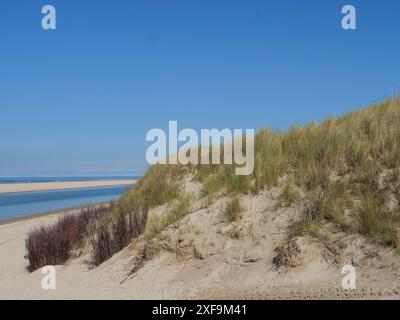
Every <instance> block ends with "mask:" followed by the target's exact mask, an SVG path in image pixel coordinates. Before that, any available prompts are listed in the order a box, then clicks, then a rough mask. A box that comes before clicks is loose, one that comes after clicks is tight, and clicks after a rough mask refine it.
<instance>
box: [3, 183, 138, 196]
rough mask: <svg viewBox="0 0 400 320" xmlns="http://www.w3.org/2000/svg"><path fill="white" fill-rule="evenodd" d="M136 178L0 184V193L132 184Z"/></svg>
mask: <svg viewBox="0 0 400 320" xmlns="http://www.w3.org/2000/svg"><path fill="white" fill-rule="evenodd" d="M136 182H137V180H96V181H94V180H91V181H65V182H31V183H5V184H0V195H6V194H12V193H26V192H35V191H55V190H69V189H87V188H99V187H113V186H125V185H133V184H134V183H136Z"/></svg>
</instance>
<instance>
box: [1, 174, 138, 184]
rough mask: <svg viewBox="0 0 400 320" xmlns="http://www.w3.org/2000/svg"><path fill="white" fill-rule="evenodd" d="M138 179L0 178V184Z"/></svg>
mask: <svg viewBox="0 0 400 320" xmlns="http://www.w3.org/2000/svg"><path fill="white" fill-rule="evenodd" d="M139 178H140V177H126V176H122V177H120V176H107V177H50V178H49V177H0V183H30V182H68V181H98V180H131V179H133V180H134V179H139Z"/></svg>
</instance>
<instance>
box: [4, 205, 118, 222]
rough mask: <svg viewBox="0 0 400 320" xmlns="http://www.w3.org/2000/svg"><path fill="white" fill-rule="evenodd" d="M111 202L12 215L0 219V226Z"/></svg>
mask: <svg viewBox="0 0 400 320" xmlns="http://www.w3.org/2000/svg"><path fill="white" fill-rule="evenodd" d="M110 204H111V202H100V203H97V204H93V205H90V206H88V205H82V206H77V207H69V208H64V209H59V210H53V211H49V212H42V213H35V214H32V215H29V216H22V217H14V218H7V219H5V220H0V226H4V225H8V224H13V223H17V222H23V221H28V220H33V219H36V218H43V217H47V216H52V215H61V214H68V213H72V212H73V211H78V210H79V211H80V210H83V209H86V208H88V207H89V208H93V207H99V206H109V205H110Z"/></svg>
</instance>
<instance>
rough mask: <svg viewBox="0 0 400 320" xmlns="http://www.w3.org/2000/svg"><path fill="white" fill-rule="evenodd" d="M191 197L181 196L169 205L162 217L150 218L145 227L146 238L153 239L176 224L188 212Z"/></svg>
mask: <svg viewBox="0 0 400 320" xmlns="http://www.w3.org/2000/svg"><path fill="white" fill-rule="evenodd" d="M191 201H192V197H191V196H190V195H188V194H181V195H180V196H179V198H178V199H175V200H173V201H172V202H171V204H170V209H169V211H168V212H167V213H165V214H163V215H154V216H152V217H151V218H150V219H149V221H148V223H147V226H146V237H147V238H153V237H154V236H156V235H159V234H160V233H161V232H162V231H163V230H165V228H167V227H168V226H170V225H172V224H174V223H176V222H178V221H179V220H181V219H182V218H183V217H185V216H186V215H187V214H188V213H189V212H190V204H191Z"/></svg>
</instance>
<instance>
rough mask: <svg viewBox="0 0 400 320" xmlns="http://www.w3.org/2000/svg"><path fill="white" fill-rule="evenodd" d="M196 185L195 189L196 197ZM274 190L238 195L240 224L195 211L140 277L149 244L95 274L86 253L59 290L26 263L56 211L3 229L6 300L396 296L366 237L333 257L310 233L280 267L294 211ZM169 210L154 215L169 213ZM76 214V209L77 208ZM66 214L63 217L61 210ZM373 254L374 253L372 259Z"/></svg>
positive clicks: (218, 205)
mask: <svg viewBox="0 0 400 320" xmlns="http://www.w3.org/2000/svg"><path fill="white" fill-rule="evenodd" d="M196 189H198V188H195V187H193V188H190V190H191V191H192V192H193V193H194V194H195V193H197V192H196ZM276 193H277V192H276V190H272V191H265V192H263V193H261V194H259V195H246V196H242V204H243V206H244V208H245V209H244V212H243V215H242V217H241V218H240V220H238V221H236V222H235V223H234V224H228V223H224V222H221V210H222V209H223V207H224V203H225V202H226V201H227V198H224V197H222V198H221V199H219V200H218V201H216V202H215V203H214V204H213V205H211V206H210V207H209V208H202V207H201V203H200V202H196V203H195V204H194V208H193V212H192V213H191V214H190V215H188V216H186V217H185V218H183V219H182V220H181V221H180V223H179V224H178V225H176V226H173V227H170V228H167V229H166V230H164V231H163V232H162V233H161V234H160V236H159V237H156V238H155V239H154V242H153V246H155V248H158V250H156V251H155V252H156V253H155V254H154V255H153V256H152V257H151V258H150V259H149V260H148V261H145V263H144V265H143V266H142V267H141V268H140V269H138V270H137V271H136V272H135V273H134V274H132V273H131V271H132V269H133V268H134V266H135V257H137V256H140V255H139V254H138V252H139V251H140V248H141V247H143V245H145V246H146V245H147V244H146V240H145V238H141V239H137V240H135V241H134V242H133V243H132V245H130V246H128V247H126V248H125V249H124V250H123V251H121V252H119V253H118V254H116V255H115V256H113V257H112V258H111V259H110V260H108V261H106V262H105V263H103V264H102V265H100V266H99V267H97V268H94V269H88V267H87V265H86V263H85V261H86V259H88V258H89V256H88V252H87V251H84V252H82V255H79V256H77V258H75V259H71V260H70V261H68V262H67V263H66V264H65V265H63V266H57V267H56V270H57V288H56V290H44V289H42V287H41V281H42V279H43V274H42V273H41V271H40V270H37V271H35V272H33V273H29V272H28V271H27V269H26V267H27V265H28V261H27V260H25V259H24V252H25V245H24V242H25V239H26V238H27V235H28V233H29V231H30V230H31V229H32V228H34V227H38V226H43V225H48V224H51V223H54V222H56V221H57V219H58V217H59V216H60V214H51V215H47V216H43V217H38V218H34V219H30V220H25V221H19V222H15V223H9V224H5V225H0V257H1V259H0V261H1V262H0V283H1V286H0V299H205V298H207V299H209V298H212V299H366V298H367V299H370V298H374V299H382V298H390V299H398V298H399V290H400V283H399V280H398V279H399V273H398V270H399V269H398V266H399V263H400V260H399V258H398V256H397V255H396V254H394V253H392V252H389V251H388V250H386V249H384V248H381V247H379V246H377V245H374V244H370V243H368V242H367V241H365V240H363V239H362V238H361V237H359V236H356V235H353V236H350V237H344V238H343V239H342V240H343V241H345V242H346V244H347V247H346V249H344V251H343V252H342V253H341V254H340V255H333V254H332V253H331V252H330V251H329V250H328V249H326V247H324V245H323V244H321V243H319V242H318V241H315V240H313V239H311V238H309V237H305V238H302V239H301V241H299V242H298V245H299V256H298V257H296V259H298V261H299V262H301V263H299V265H298V266H297V267H295V268H290V269H284V270H275V268H274V266H273V263H272V260H273V257H274V256H275V255H276V252H275V250H274V249H275V248H276V247H277V246H279V245H281V244H282V243H284V241H285V239H286V233H285V230H286V229H287V224H288V223H290V221H291V220H292V219H293V217H294V216H295V215H296V212H297V211H298V208H296V207H290V208H281V209H278V210H276V209H275V206H276V202H275V200H274V198H275V195H276ZM167 209H168V208H166V207H165V206H160V207H157V208H154V209H152V210H151V212H150V215H151V216H152V215H157V214H165V212H166V210H167ZM75 212H78V211H77V210H75ZM64 214H65V213H64ZM371 250H375V252H376V257H375V258H371V252H372V251H371ZM348 263H353V264H354V265H355V266H356V267H357V290H355V291H350V292H349V291H343V290H342V288H341V281H342V278H343V274H342V273H341V268H342V266H343V265H345V264H348Z"/></svg>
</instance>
